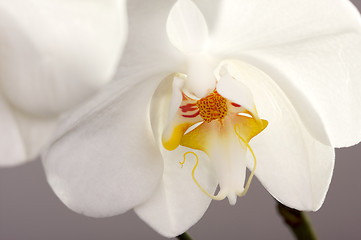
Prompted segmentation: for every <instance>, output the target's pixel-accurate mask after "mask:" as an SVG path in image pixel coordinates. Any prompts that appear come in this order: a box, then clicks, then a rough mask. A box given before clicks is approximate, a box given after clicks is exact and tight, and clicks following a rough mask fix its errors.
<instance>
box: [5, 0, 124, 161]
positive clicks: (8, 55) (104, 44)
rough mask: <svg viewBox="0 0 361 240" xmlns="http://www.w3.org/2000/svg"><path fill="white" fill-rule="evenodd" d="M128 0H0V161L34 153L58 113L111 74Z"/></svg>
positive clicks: (46, 138)
mask: <svg viewBox="0 0 361 240" xmlns="http://www.w3.org/2000/svg"><path fill="white" fill-rule="evenodd" d="M125 14H126V13H125V1H123V0H114V1H113V0H110V1H106V3H103V2H102V3H101V2H98V3H97V2H96V1H92V0H85V1H62V0H55V1H47V0H30V1H27V0H14V1H6V0H2V1H0V58H1V64H0V167H3V166H15V165H19V164H22V163H26V162H28V161H30V160H33V159H36V157H38V156H39V155H40V152H41V151H42V150H43V149H44V148H45V147H46V146H47V145H48V144H49V141H50V138H51V136H52V134H53V132H54V131H55V128H56V127H57V122H58V120H59V118H60V115H61V114H62V113H64V112H66V111H68V110H70V109H72V108H73V107H75V106H76V105H77V104H79V103H80V102H82V101H84V100H85V99H87V98H89V97H90V96H91V95H92V94H94V93H95V92H96V91H97V90H98V89H99V88H101V87H102V86H103V85H105V84H106V83H107V82H109V81H110V80H111V79H112V76H113V74H114V71H115V68H116V65H117V62H118V60H119V56H120V54H121V52H122V48H123V46H124V42H125V39H126V15H125Z"/></svg>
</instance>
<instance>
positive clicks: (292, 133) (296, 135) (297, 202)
mask: <svg viewBox="0 0 361 240" xmlns="http://www.w3.org/2000/svg"><path fill="white" fill-rule="evenodd" d="M238 64H239V67H242V68H243V71H241V73H242V75H243V77H242V78H237V79H238V80H239V81H241V82H242V83H243V84H245V85H247V87H248V88H249V89H250V90H251V92H252V94H253V96H254V100H255V104H256V106H257V110H258V113H259V116H260V118H262V119H266V120H267V121H268V122H269V123H268V126H267V128H266V129H265V130H264V131H263V132H261V133H260V134H259V135H257V136H256V137H254V138H253V139H252V140H251V141H250V145H251V147H252V148H253V150H254V153H255V155H256V158H257V161H258V164H257V168H256V173H255V174H256V176H257V177H258V178H259V179H260V181H261V182H262V184H263V185H264V186H265V187H266V189H267V190H268V191H269V192H270V193H271V194H272V195H273V196H274V197H275V198H277V199H278V200H279V201H281V202H282V203H284V204H286V205H287V206H290V207H292V208H297V209H300V210H317V209H318V208H319V207H320V206H321V205H322V203H323V201H324V198H325V195H326V192H327V190H328V186H329V184H330V181H331V176H332V171H333V166H334V150H333V148H332V147H331V146H329V145H327V144H324V143H321V142H320V141H318V140H316V139H315V138H314V137H313V136H312V135H311V134H310V133H309V132H308V130H307V128H306V127H305V125H304V123H303V121H302V120H301V118H300V116H299V115H298V113H297V111H296V109H295V108H294V106H293V105H292V103H291V102H290V100H289V99H288V98H287V95H285V93H284V92H283V91H282V90H281V89H280V88H279V87H278V86H277V85H276V84H275V82H274V81H273V80H272V79H271V78H270V77H269V76H267V75H266V74H264V73H263V72H261V71H260V70H258V69H256V68H254V67H252V66H251V65H248V64H246V63H241V62H238ZM309 117H310V118H312V117H314V116H309ZM249 157H251V156H249ZM248 163H250V164H248V166H249V168H252V167H253V164H252V159H251V158H249V162H248Z"/></svg>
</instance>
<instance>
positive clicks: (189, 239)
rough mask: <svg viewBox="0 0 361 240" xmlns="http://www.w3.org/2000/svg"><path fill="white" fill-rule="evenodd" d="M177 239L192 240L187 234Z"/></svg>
mask: <svg viewBox="0 0 361 240" xmlns="http://www.w3.org/2000/svg"><path fill="white" fill-rule="evenodd" d="M177 238H178V239H179V240H192V238H191V236H190V235H189V234H188V233H187V232H185V233H183V234H181V235H179V236H177Z"/></svg>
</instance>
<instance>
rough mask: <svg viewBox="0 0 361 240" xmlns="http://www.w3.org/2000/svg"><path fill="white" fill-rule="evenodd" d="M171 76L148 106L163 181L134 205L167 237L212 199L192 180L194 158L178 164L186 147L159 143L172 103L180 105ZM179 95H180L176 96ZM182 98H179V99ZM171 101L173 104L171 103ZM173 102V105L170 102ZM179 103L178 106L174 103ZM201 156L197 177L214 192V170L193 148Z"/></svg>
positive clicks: (187, 224) (190, 222) (199, 214)
mask: <svg viewBox="0 0 361 240" xmlns="http://www.w3.org/2000/svg"><path fill="white" fill-rule="evenodd" d="M172 80H173V79H172V78H168V79H165V80H163V82H162V83H161V84H160V85H159V86H158V88H157V90H156V91H155V93H154V95H153V98H152V101H151V107H150V119H151V126H152V130H153V134H154V136H155V139H156V142H157V144H158V146H159V148H160V149H162V157H163V159H164V173H163V178H162V179H163V181H162V183H161V184H160V186H159V187H158V189H157V190H156V191H155V193H154V194H153V196H152V197H151V198H150V199H149V200H148V201H147V202H146V203H144V204H142V205H140V206H138V207H136V208H135V212H136V213H137V214H138V215H139V217H140V218H142V219H143V220H144V221H145V222H146V223H148V224H149V225H150V226H151V227H152V228H154V229H155V230H156V231H157V232H159V233H160V234H162V235H164V236H167V237H174V236H176V235H179V234H181V233H183V232H185V231H186V230H188V228H190V227H191V226H192V225H193V224H195V223H196V222H197V221H198V220H199V219H200V218H201V217H202V215H203V214H204V212H205V211H206V209H207V208H208V205H209V203H210V201H211V199H210V198H209V197H208V196H206V195H205V194H204V193H203V192H202V191H201V190H200V189H199V188H198V187H197V185H196V184H195V182H194V181H193V180H192V175H191V173H192V169H193V167H194V164H195V159H194V158H193V157H192V156H191V155H190V156H187V160H186V163H185V164H184V165H183V166H184V167H183V168H182V167H181V164H180V163H179V162H182V161H183V154H184V153H185V150H186V149H185V148H184V147H182V146H179V147H178V148H177V149H176V150H173V151H167V150H165V149H164V147H163V146H162V140H161V138H162V133H163V131H164V129H165V127H166V126H167V123H168V120H169V117H168V116H172V117H173V115H174V114H172V113H170V111H172V109H173V107H170V105H171V106H174V107H175V108H176V110H177V109H178V108H179V105H180V103H179V101H178V100H179V98H178V100H177V95H178V93H179V94H181V92H180V89H179V88H178V87H179V85H177V83H178V82H177V81H175V82H173V81H172ZM178 97H179V95H178ZM180 100H182V99H180ZM171 102H172V103H171ZM173 104H174V105H173ZM176 104H178V106H177V105H176ZM195 152H196V153H197V154H198V156H199V159H200V162H199V165H198V167H197V169H196V173H195V176H196V179H197V180H199V182H200V183H201V184H202V186H203V187H204V188H206V189H207V190H208V191H209V192H210V193H213V192H214V190H215V187H216V185H217V183H216V181H215V179H214V178H213V177H212V176H214V172H213V170H212V168H211V167H210V164H209V159H208V157H207V156H206V155H205V154H204V153H203V152H200V151H195Z"/></svg>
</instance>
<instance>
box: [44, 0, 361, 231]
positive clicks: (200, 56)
mask: <svg viewBox="0 0 361 240" xmlns="http://www.w3.org/2000/svg"><path fill="white" fill-rule="evenodd" d="M326 6H327V7H326ZM128 15H129V24H130V26H129V38H128V43H127V45H126V48H125V51H124V55H123V59H122V61H121V63H120V65H119V69H118V75H117V81H115V82H113V83H112V84H111V85H110V86H109V87H107V88H106V89H104V91H102V92H101V93H100V94H99V95H98V96H96V97H95V98H93V99H92V101H89V102H88V103H86V104H84V105H83V106H82V107H81V108H79V109H78V110H77V111H75V112H73V113H72V114H71V115H69V116H68V118H67V119H64V121H63V122H62V127H61V129H60V130H59V131H58V134H57V140H56V142H55V143H54V144H53V146H52V147H51V148H50V149H49V151H48V152H47V153H46V154H45V155H44V166H45V169H46V172H47V177H48V181H49V183H50V185H51V186H52V188H53V189H54V191H55V193H56V194H57V195H58V197H59V198H60V199H61V200H62V201H63V202H64V203H65V204H66V205H67V206H68V207H69V208H71V209H73V210H74V211H77V212H79V213H82V214H85V215H88V216H93V217H104V216H112V215H116V214H120V213H124V212H126V211H128V210H130V209H132V208H134V209H135V212H136V213H137V214H138V215H139V216H140V218H142V219H143V220H144V221H145V222H146V223H148V224H149V225H150V226H151V227H152V228H154V229H155V230H156V231H158V232H159V233H160V234H162V235H164V236H167V237H174V236H177V235H179V234H181V233H183V232H184V231H186V230H187V229H188V228H189V227H191V226H192V225H193V224H195V223H196V222H197V221H198V220H199V219H200V218H201V217H202V215H203V214H204V212H205V211H206V209H207V208H208V205H209V203H210V201H211V199H217V200H221V199H224V198H225V197H227V198H228V200H229V202H230V203H231V204H235V203H236V200H237V196H243V195H244V194H245V193H246V191H247V189H248V187H249V183H250V181H247V182H246V183H245V180H246V179H245V174H246V167H247V168H248V169H249V170H250V172H251V174H250V178H249V180H251V177H252V176H253V174H254V175H255V176H257V178H258V179H259V180H260V181H261V182H262V184H263V185H264V186H265V188H266V189H267V190H268V191H269V192H270V193H271V194H272V195H273V196H274V197H275V198H277V200H279V201H280V202H282V203H283V204H285V205H287V206H289V207H292V208H296V209H299V210H313V211H315V210H317V209H319V208H320V207H321V205H322V203H323V201H324V199H325V195H326V192H327V190H328V186H329V183H330V181H331V175H332V170H333V166H334V147H342V146H349V145H352V144H356V143H357V142H359V141H360V139H361V131H360V128H361V111H360V108H359V106H360V104H361V98H360V96H359V92H360V90H361V83H360V81H358V79H359V77H360V76H361V70H360V69H361V66H360V62H359V61H358V59H359V58H360V57H361V36H360V29H361V28H360V16H359V13H358V12H357V11H356V9H355V8H354V7H353V6H352V5H351V3H349V2H348V1H341V0H340V1H332V2H331V1H328V0H319V1H317V3H315V2H314V1H311V0H306V1H296V0H288V1H279V0H270V1H266V2H265V1H262V0H253V1H239V0H228V1H227V0H224V1H216V2H212V4H210V1H190V0H179V1H165V0H164V1H163V0H157V1H142V0H136V1H133V0H132V1H129V2H128ZM334 92H337V93H338V97H337V98H335V97H334ZM340 123H342V124H340ZM256 162H257V166H256V164H255V163H256ZM218 185H219V187H220V191H219V192H218V193H215V189H216V187H217V186H218Z"/></svg>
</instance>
